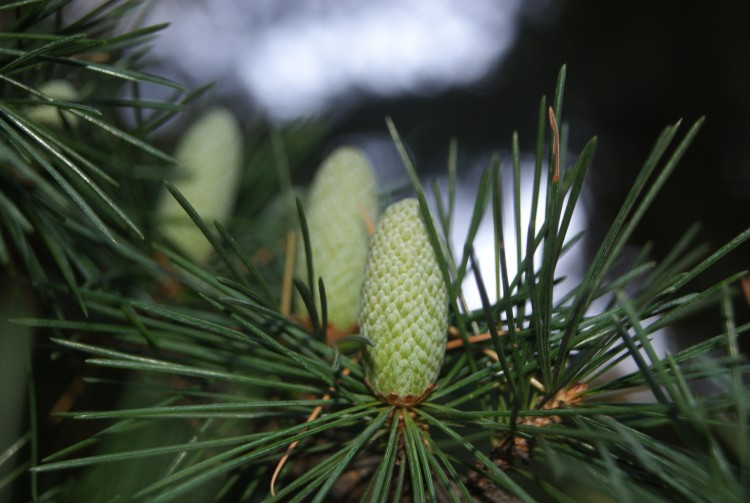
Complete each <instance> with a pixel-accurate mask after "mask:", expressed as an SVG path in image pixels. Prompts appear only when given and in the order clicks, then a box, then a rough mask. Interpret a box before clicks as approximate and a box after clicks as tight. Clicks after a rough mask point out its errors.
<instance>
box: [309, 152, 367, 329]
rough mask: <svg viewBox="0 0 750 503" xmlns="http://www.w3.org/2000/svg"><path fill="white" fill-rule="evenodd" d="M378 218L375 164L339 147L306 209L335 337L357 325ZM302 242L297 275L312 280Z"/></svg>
mask: <svg viewBox="0 0 750 503" xmlns="http://www.w3.org/2000/svg"><path fill="white" fill-rule="evenodd" d="M377 215H378V189H377V182H376V180H375V173H374V171H373V168H372V165H371V164H370V161H369V160H368V159H367V157H366V156H365V154H364V153H363V152H362V151H361V150H359V149H358V148H355V147H341V148H338V149H336V150H335V151H334V152H333V153H331V155H329V156H328V157H327V158H326V159H325V161H324V162H323V164H322V165H321V166H320V168H319V170H318V172H317V173H316V175H315V179H314V180H313V183H312V187H311V189H310V194H309V198H308V201H307V205H306V208H305V217H306V218H307V226H308V230H309V233H310V246H311V248H312V255H313V267H314V270H315V271H314V272H315V276H316V277H320V278H323V283H324V285H325V289H326V302H327V308H328V309H327V310H328V323H329V327H330V328H331V330H329V333H330V334H336V333H350V332H351V331H352V329H353V327H354V326H355V325H356V323H357V315H358V314H359V295H360V292H361V290H362V281H363V279H364V271H365V261H366V260H367V249H368V246H369V244H370V231H369V229H370V227H371V226H373V225H374V222H375V221H376V219H377ZM299 241H300V245H299V247H298V252H297V261H296V275H297V277H298V278H300V279H307V262H306V261H305V255H304V248H303V247H302V243H301V241H302V240H301V239H300V240H299ZM315 287H316V288H317V285H315ZM316 299H318V309H320V299H319V298H318V297H317V296H316ZM296 305H297V308H296V309H297V313H298V314H299V315H302V316H306V315H307V311H306V310H305V307H304V305H303V303H302V302H301V301H298V302H297V304H296ZM329 338H331V337H329Z"/></svg>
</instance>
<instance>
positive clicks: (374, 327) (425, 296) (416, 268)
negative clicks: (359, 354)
mask: <svg viewBox="0 0 750 503" xmlns="http://www.w3.org/2000/svg"><path fill="white" fill-rule="evenodd" d="M359 320H360V333H361V334H362V335H364V336H366V337H369V338H370V339H372V340H373V341H374V342H375V345H374V346H373V347H367V348H366V349H365V355H364V364H365V373H366V375H367V380H368V382H369V384H370V386H371V387H372V389H373V390H374V391H375V392H376V393H377V394H378V395H380V396H381V397H382V398H383V399H384V400H386V401H387V402H389V403H393V404H399V405H411V404H414V403H417V402H419V401H420V400H422V399H423V398H424V397H425V396H426V395H427V394H428V393H429V391H430V390H431V389H432V386H433V385H434V383H435V381H436V380H437V377H438V374H439V373H440V367H441V365H442V363H443V356H444V355H445V343H446V338H447V331H448V290H447V288H446V286H445V282H444V281H443V276H442V274H441V272H440V267H439V264H438V262H437V259H436V257H435V252H434V250H433V247H432V244H431V243H430V239H429V237H428V235H427V229H426V227H425V224H424V222H423V220H422V215H421V213H420V210H419V202H418V201H417V200H416V199H413V198H412V199H405V200H403V201H399V202H397V203H395V204H393V205H391V206H390V207H389V208H388V209H387V210H386V211H385V213H383V216H382V218H381V220H380V224H379V225H378V229H377V231H376V232H375V236H374V237H373V239H372V244H371V246H370V254H369V256H368V260H367V268H366V273H365V282H364V285H363V288H362V311H361V314H360V318H359Z"/></svg>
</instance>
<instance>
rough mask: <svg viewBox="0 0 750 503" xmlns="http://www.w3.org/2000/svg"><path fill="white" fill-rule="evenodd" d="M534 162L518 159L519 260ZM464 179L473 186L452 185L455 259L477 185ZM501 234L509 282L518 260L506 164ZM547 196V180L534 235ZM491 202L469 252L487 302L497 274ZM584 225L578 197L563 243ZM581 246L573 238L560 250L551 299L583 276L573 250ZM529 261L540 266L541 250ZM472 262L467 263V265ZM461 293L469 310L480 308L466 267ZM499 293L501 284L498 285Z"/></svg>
mask: <svg viewBox="0 0 750 503" xmlns="http://www.w3.org/2000/svg"><path fill="white" fill-rule="evenodd" d="M533 164H534V161H533V159H529V160H526V161H522V166H521V184H520V196H521V197H520V199H521V203H520V207H521V218H520V221H521V247H522V248H521V258H522V259H523V257H524V256H525V255H526V236H527V233H528V228H529V222H530V220H531V208H532V196H533V190H534V188H533V174H534V173H533V171H534V166H533ZM466 178H471V179H474V178H476V182H475V183H474V184H472V183H471V182H468V183H460V184H458V186H457V188H456V216H455V220H456V222H457V223H458V225H456V226H455V228H454V229H453V232H452V235H451V237H450V239H451V246H452V248H453V250H454V253H455V254H456V255H455V257H456V260H457V261H458V260H460V258H461V255H462V253H463V246H464V242H465V241H466V233H467V232H468V227H469V223H470V221H471V215H472V212H473V210H474V204H475V201H476V193H477V188H476V185H478V177H475V176H472V175H469V176H468V177H466ZM502 187H503V238H504V245H505V256H506V257H505V258H506V265H507V269H508V281H509V282H510V281H512V279H513V277H514V276H515V275H516V273H517V271H518V259H517V256H518V254H517V251H516V246H517V245H516V244H517V242H518V240H517V239H516V222H515V209H514V204H515V202H514V195H513V190H514V189H513V173H512V169H511V168H510V166H509V165H508V166H506V167H505V168H504V169H503V183H502ZM545 194H546V183H545V182H544V181H543V182H542V184H541V187H540V196H539V203H538V207H537V214H536V224H535V230H536V232H537V233H538V232H539V228H540V227H541V226H542V224H543V223H544V215H545V213H544V212H545V198H546V196H545ZM491 212H492V202H491V201H490V203H489V204H488V208H487V211H486V212H485V214H484V216H483V218H482V221H481V224H480V225H479V230H478V232H477V236H476V239H475V240H474V251H475V253H476V256H477V260H478V262H479V268H480V271H481V273H482V280H483V282H484V286H485V288H486V289H487V293H488V296H489V300H490V302H491V303H494V302H496V301H497V294H496V292H497V291H498V288H497V281H496V278H497V275H496V269H495V231H494V223H493V220H492V213H491ZM585 228H586V208H585V201H584V200H583V197H581V198H579V200H578V202H577V204H576V209H575V211H574V212H573V217H572V219H571V222H570V226H569V228H568V231H567V235H566V241H567V240H569V239H570V238H572V237H573V236H575V235H576V234H578V233H579V232H581V231H584V230H585ZM582 246H583V243H582V242H578V243H577V244H576V245H575V247H574V249H572V250H571V251H569V252H568V253H566V254H564V255H563V256H562V257H561V258H560V261H559V262H558V265H557V269H556V271H555V277H556V278H559V277H563V276H564V277H565V278H566V279H565V281H564V282H562V283H561V284H559V285H557V288H556V289H555V297H556V298H559V297H560V296H562V295H564V294H565V293H567V292H568V291H570V289H571V288H573V287H575V285H577V284H578V283H580V281H581V280H582V278H583V275H584V274H585V264H583V263H582V261H581V260H580V257H581V252H580V251H579V252H578V253H576V250H580V249H581V247H582ZM534 263H535V266H536V268H537V269H538V268H539V266H540V264H541V250H538V251H537V252H536V254H535V258H534ZM469 265H471V263H469ZM463 289H464V295H465V298H466V301H467V304H468V305H469V308H470V309H478V308H480V307H481V306H482V303H481V300H480V296H479V292H478V290H477V287H476V280H475V278H474V275H473V274H472V273H471V271H469V274H468V275H467V277H466V279H465V280H464V282H463ZM500 292H501V295H502V286H501V288H500Z"/></svg>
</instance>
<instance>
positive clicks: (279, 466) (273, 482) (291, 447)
mask: <svg viewBox="0 0 750 503" xmlns="http://www.w3.org/2000/svg"><path fill="white" fill-rule="evenodd" d="M349 372H350V371H349V369H348V368H345V369H344V370H342V371H341V375H345V376H348V375H349ZM329 390H330V391H333V387H331V388H329ZM330 398H331V394H330V393H326V394H325V395H323V400H329V399H330ZM321 412H323V406H322V405H318V406H317V407H315V408H314V409H313V411H312V412H311V413H310V415H309V416H308V417H307V419H306V420H305V423H309V422H310V421H313V420H315V419H317V418H318V416H320V413H321ZM303 431H304V430H303ZM297 444H299V440H295V441H294V442H292V443H291V444H289V446H288V447H287V448H286V452H285V453H284V455H283V456H282V457H281V459H280V460H279V462H278V463H277V464H276V469H275V470H274V471H273V475H272V476H271V496H275V495H276V489H275V487H274V486H275V485H276V479H277V478H278V477H279V473H281V469H282V468H284V465H285V464H286V461H287V459H289V456H290V455H291V454H292V451H293V450H294V449H295V447H297Z"/></svg>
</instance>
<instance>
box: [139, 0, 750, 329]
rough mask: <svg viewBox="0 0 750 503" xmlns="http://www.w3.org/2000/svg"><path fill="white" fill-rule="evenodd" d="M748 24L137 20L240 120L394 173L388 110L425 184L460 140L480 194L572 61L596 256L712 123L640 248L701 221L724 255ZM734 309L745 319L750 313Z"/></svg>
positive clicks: (277, 8)
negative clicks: (346, 147)
mask: <svg viewBox="0 0 750 503" xmlns="http://www.w3.org/2000/svg"><path fill="white" fill-rule="evenodd" d="M748 15H750V8H749V7H748V2H730V1H720V2H717V3H714V4H712V6H711V7H710V8H709V7H706V6H705V4H701V3H699V2H684V1H655V2H652V1H649V2H644V1H636V2H629V3H628V4H627V5H616V4H610V3H604V2H595V3H594V2H575V1H552V0H527V1H520V0H472V1H467V2H453V1H449V0H429V1H428V0H411V1H389V0H369V1H362V0H350V1H345V2H341V1H333V0H309V1H307V0H289V1H285V2H275V1H273V0H231V1H230V0H225V1H223V2H210V1H201V0H191V1H185V0H180V1H177V0H161V1H160V2H154V3H153V4H151V6H150V8H149V9H148V10H147V11H145V12H144V13H143V18H144V20H145V22H147V23H155V22H165V21H166V22H170V23H171V26H170V28H169V29H167V30H166V31H165V32H164V33H163V34H162V35H161V36H160V37H159V39H158V40H157V41H156V42H155V46H154V52H153V57H154V71H158V73H160V74H166V75H167V76H170V77H172V78H175V79H177V80H180V81H187V82H189V83H191V84H193V85H200V84H203V83H205V82H207V81H216V87H215V88H214V90H213V94H214V96H219V97H221V98H222V99H223V100H224V101H225V102H231V104H232V107H233V108H234V109H235V111H236V112H237V113H238V115H240V116H241V117H244V118H246V119H249V118H251V117H259V116H260V117H265V118H268V119H269V120H271V121H273V122H276V123H279V124H286V123H289V122H291V121H295V120H299V119H303V118H309V117H316V118H317V119H318V120H320V121H321V122H322V123H324V124H325V125H326V127H328V128H330V142H331V143H341V142H345V141H354V142H357V143H359V144H360V145H362V146H364V147H366V148H367V149H368V151H369V152H370V153H371V154H372V155H373V157H375V158H377V159H381V162H379V167H380V169H381V174H382V175H383V176H384V177H385V178H389V177H390V176H392V175H393V173H392V172H391V171H389V169H391V166H392V165H395V169H396V173H400V169H401V168H400V162H399V161H398V159H397V158H396V157H395V154H394V151H393V147H392V145H391V143H390V141H389V140H388V137H387V131H386V128H385V125H384V117H385V116H386V115H389V116H391V117H392V118H393V120H394V122H395V123H396V125H397V127H398V128H399V130H400V132H401V134H402V136H403V137H404V139H405V141H406V143H407V145H408V147H409V149H410V150H411V153H412V155H413V156H414V158H415V161H416V164H417V166H418V168H419V169H420V171H421V172H422V173H425V175H426V176H429V174H431V173H436V172H440V171H441V170H443V169H444V167H445V163H446V157H447V150H448V144H449V141H450V139H451V138H453V137H455V138H457V139H458V145H459V152H460V157H459V166H462V167H463V169H468V172H467V175H466V176H465V177H462V179H463V180H465V181H466V182H467V183H468V184H469V185H470V186H471V187H472V190H474V187H475V184H476V182H475V180H476V179H477V178H478V172H479V170H480V169H482V168H484V167H485V166H486V165H487V162H488V159H489V155H490V153H492V152H499V153H501V154H504V155H506V157H507V152H508V150H509V148H510V140H511V134H512V132H513V131H514V130H517V131H519V133H520V141H521V148H522V150H525V151H529V150H530V149H531V148H532V146H533V144H534V140H535V138H534V135H535V128H536V117H537V107H538V103H539V98H540V97H541V96H542V95H545V94H546V95H547V96H548V97H551V95H552V93H553V89H554V84H555V78H556V75H557V72H558V70H559V68H560V66H561V65H563V64H565V65H567V70H568V72H567V83H566V89H565V101H564V108H563V121H564V122H567V123H568V124H569V125H570V140H569V148H570V151H571V156H572V158H573V157H574V156H575V153H576V152H577V151H579V150H580V149H581V148H582V147H583V145H584V144H585V142H586V141H587V140H588V139H589V138H590V137H592V136H594V135H596V136H597V137H598V139H599V143H598V148H597V153H596V157H595V160H594V165H593V168H592V170H591V171H592V172H591V176H590V180H589V185H588V187H587V193H586V197H585V214H581V215H579V220H578V224H577V225H578V226H579V228H582V227H585V228H586V229H587V240H586V243H587V246H588V247H589V252H591V251H592V249H595V248H593V247H595V246H597V245H598V243H599V241H600V238H601V235H602V233H603V232H604V231H606V229H607V228H608V226H609V224H610V223H611V221H612V219H613V218H614V215H615V214H616V212H617V210H618V209H619V205H620V204H621V202H622V200H623V199H624V197H625V195H626V193H627V191H628V190H629V188H630V184H631V183H632V181H633V180H634V179H635V176H636V173H637V170H638V169H639V168H640V166H641V164H642V163H643V161H644V159H645V158H646V156H647V154H648V152H649V150H650V148H651V146H652V144H653V142H654V141H655V139H656V137H657V135H658V134H659V132H660V131H661V130H662V129H663V128H664V127H665V126H667V125H669V124H672V123H674V122H675V121H677V120H679V119H681V118H682V119H684V129H683V130H686V129H687V127H689V126H690V124H692V123H693V122H694V121H695V120H696V119H698V118H699V117H701V116H704V115H705V116H706V123H705V125H704V127H703V129H702V130H701V132H700V133H699V135H698V137H697V139H696V141H695V142H694V143H693V145H692V146H691V148H690V149H689V150H688V152H687V155H686V157H685V158H684V160H683V161H682V163H681V165H680V167H679V168H678V169H677V171H676V172H675V173H674V174H673V176H672V179H671V180H670V181H669V182H668V184H667V186H666V188H665V190H664V191H663V193H662V194H661V197H660V198H658V199H657V201H656V202H655V203H654V205H653V206H652V208H651V210H650V212H649V214H648V215H647V217H646V218H645V220H644V222H643V224H642V225H641V226H640V227H639V229H638V231H637V232H636V234H635V236H634V246H640V245H643V244H644V243H646V242H647V241H653V244H654V249H653V255H654V258H657V259H658V258H661V257H663V256H664V254H666V253H667V252H668V251H669V249H670V248H671V246H672V245H673V244H674V243H675V242H676V240H677V239H678V238H679V237H680V236H681V235H682V234H683V233H684V232H685V231H686V230H687V228H688V227H689V226H690V225H691V224H692V223H694V222H696V221H698V222H701V224H702V229H701V232H700V233H699V238H698V242H709V243H710V244H711V245H712V246H714V247H716V246H719V245H721V244H723V243H725V242H727V241H728V240H729V239H731V238H732V237H734V236H735V235H736V234H738V233H739V232H740V231H742V230H743V229H745V228H747V227H750V211H748V202H749V201H750V93H748V83H749V82H750V65H748V63H750V30H748V28H747V25H746V20H747V19H748ZM382 159H386V161H383V160H382ZM472 168H474V171H472ZM468 202H469V203H470V202H471V201H470V199H469V200H468ZM460 238H463V236H461V237H460ZM749 252H750V250H749V249H748V247H747V246H745V247H743V248H741V249H738V250H736V251H735V252H734V253H733V254H732V255H731V256H730V257H728V258H727V259H725V260H723V261H722V262H720V263H719V264H718V266H717V267H714V268H712V270H711V271H710V272H707V273H706V274H704V275H703V276H701V277H700V278H699V279H698V283H697V284H696V285H695V287H696V288H705V287H706V286H708V285H711V284H714V283H715V282H717V281H719V280H720V279H722V278H723V277H726V276H728V275H729V274H732V273H734V272H736V271H738V270H743V269H745V268H748V266H749V265H750V264H749V263H748V262H749V261H748V258H750V253H749ZM579 258H580V257H579ZM583 265H584V266H585V264H583ZM737 300H738V301H737V305H736V311H737V314H738V316H739V321H747V320H748V318H750V316H748V306H747V303H746V301H745V299H743V298H742V297H738V298H737ZM717 312H718V311H717ZM710 323H714V321H711V322H710ZM687 328H689V329H690V332H695V333H697V334H701V333H703V336H705V335H713V334H714V332H715V331H716V328H711V327H710V326H695V325H691V326H690V327H686V329H687ZM706 331H708V332H706Z"/></svg>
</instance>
